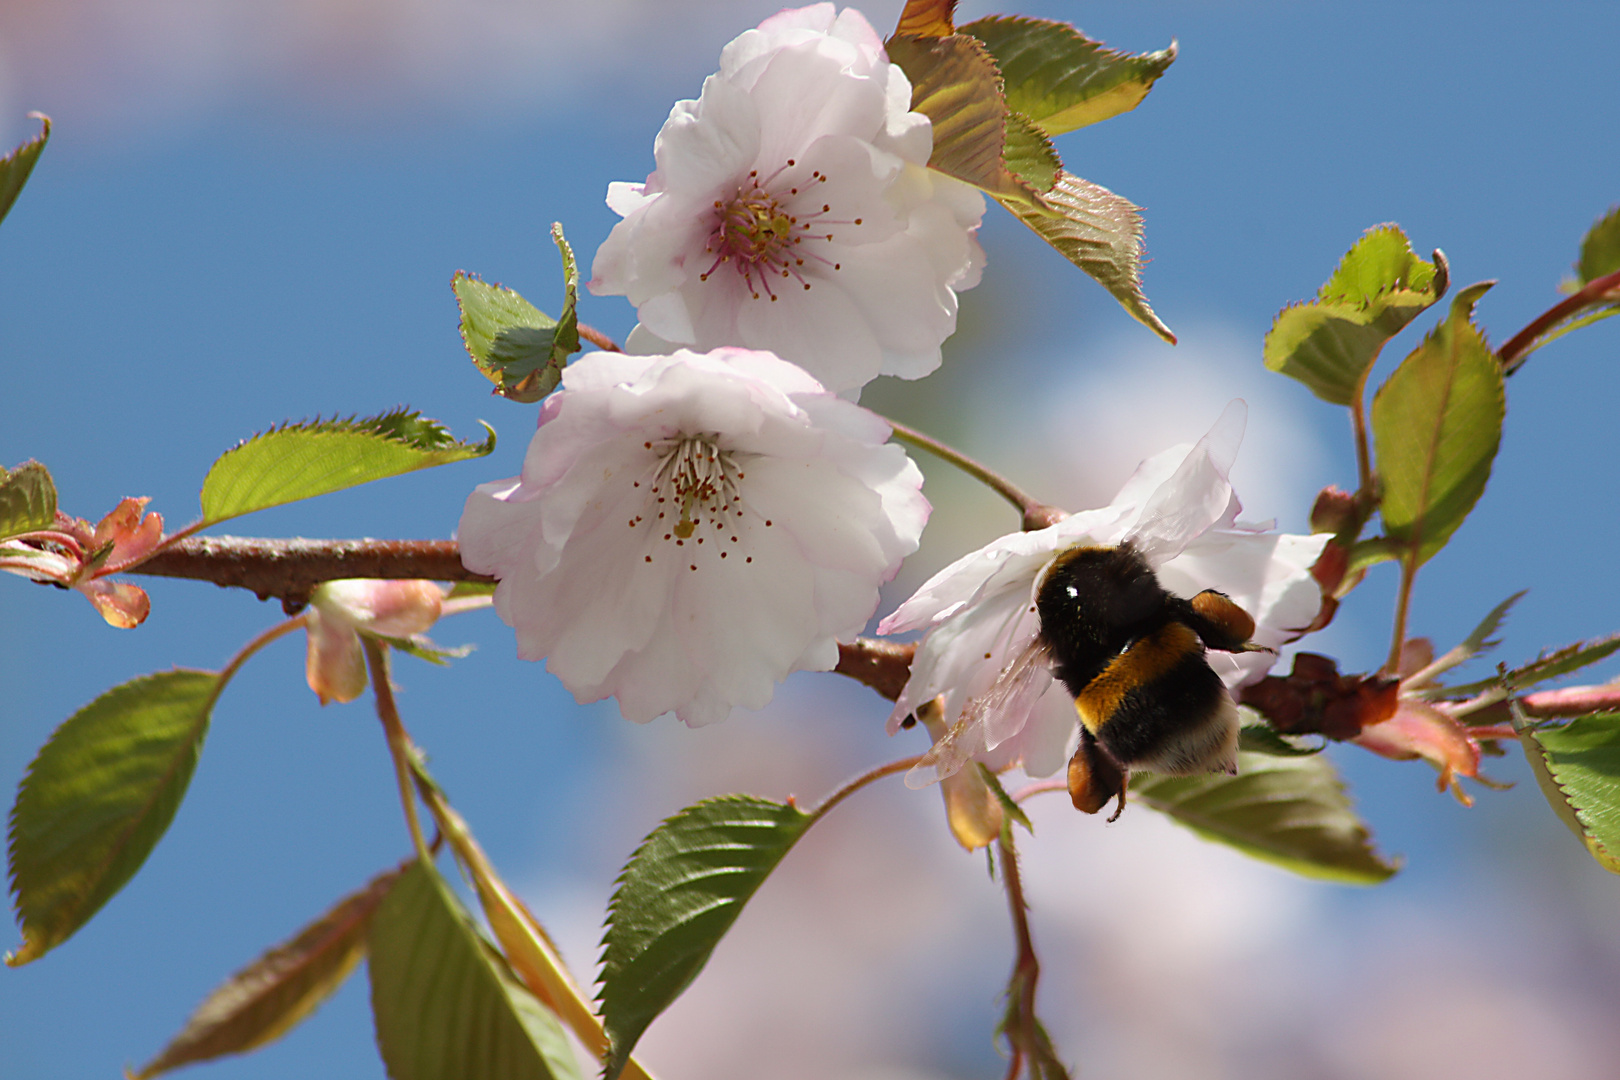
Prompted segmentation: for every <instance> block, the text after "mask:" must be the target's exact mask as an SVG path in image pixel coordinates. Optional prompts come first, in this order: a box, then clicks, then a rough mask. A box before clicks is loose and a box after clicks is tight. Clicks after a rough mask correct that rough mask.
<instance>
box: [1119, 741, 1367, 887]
mask: <svg viewBox="0 0 1620 1080" xmlns="http://www.w3.org/2000/svg"><path fill="white" fill-rule="evenodd" d="M1131 798H1132V799H1133V800H1134V801H1137V802H1142V803H1146V804H1147V805H1148V806H1151V807H1153V808H1154V809H1155V810H1159V811H1162V812H1163V813H1165V814H1168V815H1169V816H1170V817H1171V818H1172V819H1174V820H1175V821H1177V822H1180V823H1181V824H1182V825H1185V826H1187V827H1188V828H1189V829H1191V830H1192V831H1193V832H1195V833H1197V834H1198V835H1200V836H1202V837H1204V838H1205V839H1207V840H1214V841H1217V842H1219V843H1222V844H1227V845H1229V846H1231V847H1235V848H1237V849H1238V850H1239V851H1242V852H1244V853H1245V854H1248V855H1252V856H1254V857H1255V858H1257V859H1260V860H1263V861H1265V862H1269V863H1273V864H1275V865H1277V866H1281V867H1283V868H1284V869H1286V870H1292V871H1294V872H1295V873H1296V874H1303V875H1304V876H1306V877H1312V878H1322V879H1324V880H1327V881H1339V882H1343V883H1345V884H1350V885H1375V884H1377V883H1378V882H1380V881H1384V880H1385V879H1387V878H1388V877H1389V876H1390V875H1392V874H1393V873H1395V870H1396V867H1395V865H1393V864H1391V863H1389V862H1387V861H1385V860H1384V859H1383V858H1382V857H1381V856H1379V854H1378V853H1377V852H1376V851H1375V850H1373V846H1372V838H1371V834H1370V833H1369V831H1368V829H1367V826H1366V825H1365V824H1363V823H1362V821H1361V819H1360V818H1359V817H1357V816H1356V813H1355V811H1354V809H1352V808H1351V805H1350V799H1349V797H1348V796H1347V795H1346V794H1345V792H1344V785H1343V784H1342V783H1340V781H1339V776H1338V773H1336V772H1335V771H1334V769H1333V765H1332V764H1331V763H1330V762H1329V761H1328V759H1327V758H1326V757H1325V756H1323V755H1320V754H1318V755H1312V756H1310V757H1271V756H1268V755H1265V754H1251V753H1242V752H1240V753H1239V754H1238V772H1237V775H1236V776H1227V775H1225V774H1223V773H1204V774H1201V775H1197V776H1159V775H1156V774H1153V773H1134V774H1132V776H1131Z"/></svg>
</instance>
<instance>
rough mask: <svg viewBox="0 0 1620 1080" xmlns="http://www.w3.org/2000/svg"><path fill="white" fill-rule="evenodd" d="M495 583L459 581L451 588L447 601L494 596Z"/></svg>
mask: <svg viewBox="0 0 1620 1080" xmlns="http://www.w3.org/2000/svg"><path fill="white" fill-rule="evenodd" d="M494 595H495V583H494V582H493V581H458V582H456V583H455V584H454V585H452V586H451V587H450V592H449V593H447V594H446V595H445V599H446V600H459V599H461V598H462V597H464V596H494Z"/></svg>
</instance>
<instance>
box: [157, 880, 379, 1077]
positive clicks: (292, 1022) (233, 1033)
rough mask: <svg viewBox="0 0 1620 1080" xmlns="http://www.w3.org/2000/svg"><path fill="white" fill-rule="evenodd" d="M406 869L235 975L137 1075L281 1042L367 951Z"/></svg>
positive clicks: (340, 903) (338, 906) (333, 910)
mask: <svg viewBox="0 0 1620 1080" xmlns="http://www.w3.org/2000/svg"><path fill="white" fill-rule="evenodd" d="M403 869H404V868H403V867H401V868H400V869H398V870H390V871H388V872H387V873H384V874H379V875H378V876H377V877H375V878H373V879H372V880H371V882H370V883H369V884H368V885H366V887H365V888H363V889H361V890H360V891H359V892H355V893H351V894H349V895H348V896H345V897H344V898H343V899H342V900H339V901H338V902H337V904H336V905H334V906H333V907H332V908H331V910H329V911H327V912H326V913H325V914H324V915H322V916H321V917H320V918H319V919H316V920H315V921H314V922H312V923H310V924H309V925H308V926H306V927H304V928H303V929H302V930H300V931H299V932H298V933H297V934H295V935H294V936H293V937H291V938H290V939H288V940H287V941H284V942H282V943H281V944H280V945H277V946H276V947H275V948H273V949H271V950H270V951H268V952H266V953H265V954H264V955H263V956H261V957H259V958H258V959H257V960H255V961H253V963H251V964H249V965H248V966H247V967H245V968H243V969H242V970H240V971H238V972H237V973H236V974H234V975H232V976H231V977H230V978H229V979H227V980H226V981H225V982H224V983H223V984H222V985H221V986H219V987H218V988H217V989H215V990H214V992H213V993H211V994H209V995H208V997H207V999H206V1000H204V1001H203V1003H202V1004H201V1005H199V1006H198V1007H197V1011H196V1012H194V1013H192V1014H191V1019H189V1020H187V1021H186V1026H185V1027H184V1028H183V1029H182V1030H181V1032H180V1034H178V1035H176V1036H175V1037H174V1039H173V1040H172V1041H171V1042H170V1043H169V1045H168V1046H166V1047H164V1048H163V1052H162V1053H160V1054H159V1055H158V1056H157V1057H155V1058H153V1059H152V1060H151V1061H150V1062H148V1063H147V1064H146V1065H144V1066H142V1068H141V1071H140V1072H138V1073H136V1074H135V1080H146V1078H147V1077H151V1076H157V1075H158V1074H159V1073H165V1072H168V1071H169V1070H170V1069H176V1068H179V1067H180V1066H181V1065H188V1064H191V1063H192V1062H197V1061H208V1060H211V1059H213V1058H217V1057H224V1056H225V1055H227V1054H243V1053H246V1052H248V1051H249V1050H254V1049H257V1048H258V1047H261V1046H264V1045H265V1044H266V1043H270V1042H274V1041H275V1040H276V1039H279V1038H281V1036H283V1035H285V1034H286V1033H287V1032H289V1031H291V1030H292V1029H293V1028H294V1027H295V1026H297V1025H298V1023H299V1022H300V1021H302V1020H304V1019H305V1018H306V1017H308V1016H309V1015H310V1014H311V1013H313V1012H314V1011H315V1010H316V1009H317V1008H319V1007H320V1006H321V1004H322V1003H323V1002H325V1001H326V999H327V998H329V997H331V996H332V994H334V993H335V992H336V991H337V989H338V987H340V986H342V985H343V983H344V981H345V980H346V979H348V977H349V975H350V973H351V972H353V971H354V968H355V965H356V964H358V963H359V962H360V958H361V957H362V956H364V955H365V951H366V931H367V929H368V927H369V926H370V924H371V916H372V913H373V912H375V911H376V910H377V905H379V904H381V903H382V901H383V897H385V896H387V895H388V890H389V888H391V887H392V886H393V884H394V881H395V879H397V878H398V877H399V875H400V873H401V872H402V871H403Z"/></svg>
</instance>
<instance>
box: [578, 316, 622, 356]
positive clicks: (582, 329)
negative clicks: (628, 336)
mask: <svg viewBox="0 0 1620 1080" xmlns="http://www.w3.org/2000/svg"><path fill="white" fill-rule="evenodd" d="M575 327H576V329H577V330H578V331H579V336H580V337H582V338H584V339H585V340H586V341H588V342H590V343H591V344H592V345H595V346H596V347H597V348H598V349H601V350H603V351H605V352H623V351H624V350H623V349H622V348H620V347H619V343H618V342H617V341H614V340H613V339H612V338H610V337H608V336H607V335H606V334H604V333H602V331H600V330H598V329H597V328H596V327H594V326H586V325H585V324H584V323H577V324H575Z"/></svg>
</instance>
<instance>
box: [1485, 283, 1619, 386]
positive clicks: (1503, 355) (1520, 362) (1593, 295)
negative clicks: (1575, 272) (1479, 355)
mask: <svg viewBox="0 0 1620 1080" xmlns="http://www.w3.org/2000/svg"><path fill="white" fill-rule="evenodd" d="M1615 292H1620V270H1616V271H1615V272H1614V273H1612V274H1605V275H1603V276H1602V277H1600V278H1593V279H1592V280H1591V281H1589V282H1587V283H1586V285H1585V286H1583V287H1582V288H1581V290H1580V291H1579V292H1577V293H1575V294H1574V295H1573V296H1566V297H1565V298H1564V299H1563V300H1560V301H1559V302H1558V303H1556V304H1554V305H1553V306H1552V307H1550V308H1548V309H1547V310H1546V311H1543V312H1542V313H1541V314H1540V315H1537V316H1536V317H1535V318H1534V319H1531V320H1530V322H1529V323H1528V324H1526V325H1525V328H1524V329H1523V330H1520V331H1519V332H1518V333H1517V334H1514V335H1513V336H1512V337H1511V338H1509V339H1508V341H1507V344H1506V345H1503V346H1502V347H1501V348H1500V349H1498V350H1497V351H1496V359H1497V361H1498V362H1499V363H1500V364H1501V365H1502V374H1504V375H1512V374H1513V373H1514V372H1515V371H1518V370H1519V368H1521V367H1523V366H1524V361H1525V359H1526V358H1527V357H1528V356H1529V355H1530V353H1531V351H1532V350H1534V348H1535V345H1536V340H1537V339H1538V338H1540V337H1541V335H1542V334H1545V333H1546V332H1547V331H1548V330H1550V329H1552V328H1553V327H1554V326H1556V325H1558V324H1559V323H1560V322H1562V321H1563V320H1565V319H1567V318H1569V317H1570V316H1571V315H1574V314H1575V313H1576V312H1577V311H1579V310H1581V308H1583V307H1588V306H1590V305H1593V304H1600V303H1603V302H1605V301H1608V300H1612V299H1616V297H1611V296H1610V295H1608V294H1610V293H1615Z"/></svg>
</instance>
